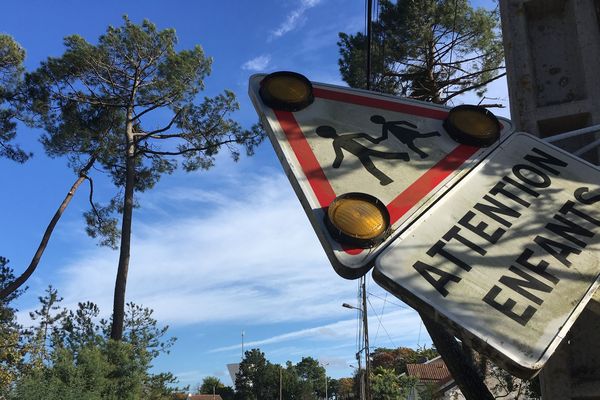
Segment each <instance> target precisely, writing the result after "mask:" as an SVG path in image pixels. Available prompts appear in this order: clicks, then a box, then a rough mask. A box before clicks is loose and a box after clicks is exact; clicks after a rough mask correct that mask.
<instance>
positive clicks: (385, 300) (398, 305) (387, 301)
mask: <svg viewBox="0 0 600 400" xmlns="http://www.w3.org/2000/svg"><path fill="white" fill-rule="evenodd" d="M367 294H368V295H369V296H373V297H376V298H378V299H379V300H383V301H384V302H386V303H390V304H392V305H395V306H396V307H400V308H408V306H406V305H404V304H398V303H394V302H393V301H389V300H387V299H384V298H383V297H381V296H378V295H376V294H375V293H371V292H367ZM386 296H387V294H386Z"/></svg>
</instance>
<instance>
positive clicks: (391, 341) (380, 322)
mask: <svg viewBox="0 0 600 400" xmlns="http://www.w3.org/2000/svg"><path fill="white" fill-rule="evenodd" d="M367 301H368V302H369V306H371V309H372V310H373V313H375V316H376V317H377V319H378V320H379V326H381V327H382V328H383V330H384V332H385V334H386V335H387V337H388V339H390V343H392V346H394V347H397V346H396V344H395V343H394V341H393V340H392V337H391V336H390V334H389V333H388V331H387V329H385V326H383V321H382V319H381V317H380V316H379V314H377V312H376V311H375V308H374V307H373V304H371V300H369V299H368V298H367Z"/></svg>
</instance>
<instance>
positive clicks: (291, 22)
mask: <svg viewBox="0 0 600 400" xmlns="http://www.w3.org/2000/svg"><path fill="white" fill-rule="evenodd" d="M320 2H321V0H301V1H300V4H299V5H298V7H297V8H296V9H294V10H292V12H290V13H289V14H288V15H287V17H286V19H285V21H284V22H283V23H282V24H281V25H279V27H278V28H277V29H275V30H274V31H273V32H271V36H270V39H274V38H278V37H281V36H283V35H285V34H286V33H288V32H290V31H292V30H294V29H295V28H296V27H297V26H298V24H299V23H300V22H301V21H302V17H303V16H304V13H305V12H306V11H307V10H309V9H311V8H313V7H315V6H316V5H318V4H319V3H320Z"/></svg>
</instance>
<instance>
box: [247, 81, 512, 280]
mask: <svg viewBox="0 0 600 400" xmlns="http://www.w3.org/2000/svg"><path fill="white" fill-rule="evenodd" d="M276 74H277V73H275V74H271V75H269V76H273V75H276ZM287 74H293V73H287ZM269 76H267V75H262V74H260V75H254V76H252V77H251V78H250V85H249V93H250V97H251V99H252V101H253V103H254V107H255V108H256V110H257V112H258V113H259V115H260V117H261V121H262V123H263V126H264V127H265V129H266V131H267V132H268V134H269V137H270V139H271V142H272V144H273V147H274V148H275V150H276V152H277V155H278V156H279V158H280V161H281V163H282V165H283V167H284V169H285V171H286V173H287V175H288V177H289V179H290V182H291V183H292V186H293V187H294V189H295V191H296V194H297V195H298V197H299V199H300V201H301V203H302V205H303V207H304V209H305V211H306V213H307V215H308V217H309V220H310V221H311V223H312V225H313V228H314V229H315V231H316V233H317V236H318V237H319V239H320V241H321V244H322V245H323V248H324V249H325V252H326V254H327V256H328V257H329V259H330V261H331V263H332V265H333V267H334V269H335V270H336V272H337V273H338V274H339V275H341V276H343V277H345V278H357V277H359V276H362V275H364V274H365V273H366V272H367V271H368V269H369V268H370V267H371V266H372V264H373V261H374V259H375V257H376V256H377V254H379V252H380V251H381V250H382V249H383V248H385V246H387V245H388V244H389V243H391V242H392V241H393V239H394V238H395V237H396V236H397V235H398V234H399V233H400V232H401V231H402V230H403V229H404V227H406V226H408V225H409V224H410V223H411V222H412V221H414V220H415V219H416V218H417V217H418V215H419V214H420V213H421V212H422V211H424V210H425V209H426V207H428V206H429V205H431V204H432V203H433V202H434V201H435V199H436V198H437V197H438V196H440V195H441V194H443V193H444V192H445V191H446V190H447V189H448V188H449V187H450V186H451V185H452V184H454V183H455V182H457V181H458V179H460V178H461V177H462V176H463V175H464V174H466V173H467V172H468V171H469V169H470V168H472V167H473V166H474V165H476V163H477V162H478V161H480V160H481V159H482V158H483V157H484V156H485V155H486V154H488V153H489V152H490V151H491V149H492V148H493V146H495V145H497V143H494V144H493V145H492V146H491V147H484V148H479V147H473V146H469V145H465V144H459V143H457V142H456V141H455V140H453V139H452V138H451V137H450V136H449V134H448V132H447V131H446V129H445V128H444V126H443V123H444V120H445V119H446V117H447V116H448V112H449V110H450V108H448V107H444V106H439V105H434V104H431V103H425V102H419V101H414V100H407V99H401V98H398V97H394V96H389V95H383V94H378V93H374V92H367V91H363V90H356V89H350V88H344V87H336V86H332V85H325V84H318V83H310V86H311V91H312V94H314V98H313V101H312V102H311V103H310V105H307V106H306V107H305V108H303V109H301V110H293V111H286V110H281V109H276V108H272V107H270V106H268V105H267V104H265V102H264V101H263V99H262V98H261V92H260V91H261V85H262V84H263V83H264V80H265V77H269ZM292 76H293V75H292ZM302 78H304V77H302ZM304 79H305V78H304ZM307 83H308V82H307ZM500 124H501V132H500V137H501V138H504V137H505V136H507V135H508V134H510V133H512V132H513V126H512V124H511V122H510V121H509V120H506V119H501V122H500ZM354 192H361V193H365V194H368V195H370V196H374V197H376V198H377V199H379V200H380V201H381V202H382V203H383V204H384V205H385V207H386V208H387V211H388V212H389V219H390V221H389V222H390V224H391V234H390V235H389V236H388V237H387V238H386V239H385V240H384V241H383V242H382V243H378V244H377V245H375V246H372V247H370V248H367V249H362V248H356V247H352V246H348V245H344V244H341V243H339V242H338V241H337V240H336V239H335V238H333V237H332V236H331V234H330V233H329V232H328V230H327V229H326V226H325V225H326V223H325V215H326V213H327V208H328V207H329V206H330V205H331V203H332V201H333V200H334V199H335V198H336V197H338V196H340V195H344V194H347V193H354Z"/></svg>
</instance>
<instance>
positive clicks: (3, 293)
mask: <svg viewBox="0 0 600 400" xmlns="http://www.w3.org/2000/svg"><path fill="white" fill-rule="evenodd" d="M95 161H96V159H95V158H94V157H92V158H90V160H89V161H88V163H87V164H86V165H85V166H84V167H83V168H82V169H81V171H79V177H78V178H77V180H76V181H75V183H73V186H71V189H70V190H69V192H68V193H67V195H66V196H65V198H64V200H63V201H62V203H61V204H60V206H59V207H58V209H57V210H56V212H55V213H54V216H53V217H52V219H51V220H50V223H49V224H48V226H47V227H46V231H45V232H44V235H43V236H42V240H41V241H40V244H39V246H38V248H37V251H36V252H35V254H34V255H33V258H32V259H31V262H30V263H29V266H28V267H27V269H26V270H25V271H24V272H23V273H22V274H21V275H20V276H19V277H18V278H17V279H15V280H14V281H12V282H11V283H10V284H8V285H6V287H5V288H3V289H2V290H0V301H1V300H4V299H6V298H7V297H8V296H10V295H11V293H13V292H14V291H15V290H17V289H18V288H20V287H21V285H23V284H24V283H25V282H26V281H27V279H29V277H30V276H31V274H33V272H34V271H35V269H36V268H37V266H38V264H39V262H40V260H41V259H42V256H43V255H44V251H45V250H46V246H48V242H49V241H50V237H51V236H52V232H54V228H55V227H56V224H57V223H58V221H59V220H60V218H61V217H62V215H63V213H64V212H65V209H66V208H67V206H68V205H69V203H70V202H71V199H72V198H73V196H74V195H75V192H76V191H77V189H78V188H79V186H80V185H81V183H82V182H83V181H84V180H85V179H86V176H85V175H86V174H87V172H88V171H89V170H90V168H92V165H94V162H95Z"/></svg>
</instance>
